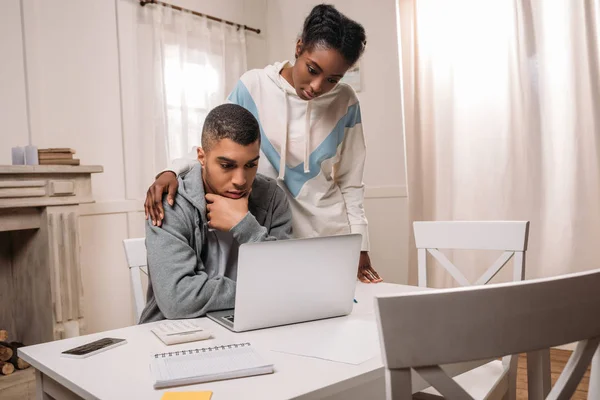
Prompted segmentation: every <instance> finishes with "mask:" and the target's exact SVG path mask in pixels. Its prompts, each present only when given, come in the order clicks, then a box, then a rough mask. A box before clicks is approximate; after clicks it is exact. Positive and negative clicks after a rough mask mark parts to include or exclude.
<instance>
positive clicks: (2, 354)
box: [0, 342, 13, 362]
mask: <svg viewBox="0 0 600 400" xmlns="http://www.w3.org/2000/svg"><path fill="white" fill-rule="evenodd" d="M12 356H13V350H12V348H11V347H10V345H9V344H8V343H5V342H0V361H2V362H5V361H8V360H10V358H11V357H12Z"/></svg>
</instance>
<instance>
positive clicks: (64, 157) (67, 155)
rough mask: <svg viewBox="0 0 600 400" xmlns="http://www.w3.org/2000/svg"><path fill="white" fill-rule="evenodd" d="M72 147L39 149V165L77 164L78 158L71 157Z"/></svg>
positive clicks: (73, 152) (73, 151)
mask: <svg viewBox="0 0 600 400" xmlns="http://www.w3.org/2000/svg"><path fill="white" fill-rule="evenodd" d="M73 154H75V150H73V149H66V148H62V149H39V150H38V158H39V160H40V165H79V159H78V158H73Z"/></svg>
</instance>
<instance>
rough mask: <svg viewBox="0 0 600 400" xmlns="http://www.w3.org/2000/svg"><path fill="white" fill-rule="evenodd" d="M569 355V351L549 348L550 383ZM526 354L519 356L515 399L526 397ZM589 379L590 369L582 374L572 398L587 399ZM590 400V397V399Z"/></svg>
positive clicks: (520, 399) (553, 381)
mask: <svg viewBox="0 0 600 400" xmlns="http://www.w3.org/2000/svg"><path fill="white" fill-rule="evenodd" d="M570 356H571V352H570V351H567V350H558V349H552V350H550V364H551V371H552V385H553V386H554V383H556V380H557V379H558V377H559V376H560V373H561V372H562V370H563V368H564V367H565V365H566V364H567V360H568V359H569V357H570ZM526 362H527V356H526V355H524V354H522V355H521V356H519V373H518V375H517V399H518V400H525V399H527V364H526ZM589 381H590V370H589V368H588V371H587V372H586V373H585V375H584V376H583V379H582V380H581V383H580V384H579V386H578V387H577V391H576V392H575V394H574V395H573V397H572V398H571V399H572V400H587V392H588V385H589ZM590 400H592V399H590Z"/></svg>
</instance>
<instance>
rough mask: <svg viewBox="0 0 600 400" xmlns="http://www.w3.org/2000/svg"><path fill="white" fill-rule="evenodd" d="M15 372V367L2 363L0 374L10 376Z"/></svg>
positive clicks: (0, 363)
mask: <svg viewBox="0 0 600 400" xmlns="http://www.w3.org/2000/svg"><path fill="white" fill-rule="evenodd" d="M13 372H15V366H14V365H12V364H11V363H9V362H4V361H0V374H2V375H10V374H12V373H13Z"/></svg>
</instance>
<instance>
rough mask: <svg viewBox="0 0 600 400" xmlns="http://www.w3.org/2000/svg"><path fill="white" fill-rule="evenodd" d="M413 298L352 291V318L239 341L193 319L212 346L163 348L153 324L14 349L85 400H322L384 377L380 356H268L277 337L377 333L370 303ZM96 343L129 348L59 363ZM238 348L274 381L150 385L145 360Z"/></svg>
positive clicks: (377, 290) (383, 287) (379, 290)
mask: <svg viewBox="0 0 600 400" xmlns="http://www.w3.org/2000/svg"><path fill="white" fill-rule="evenodd" d="M416 290H422V289H421V288H418V287H414V286H404V285H395V284H387V283H379V284H363V283H357V287H356V296H355V297H356V300H357V302H358V303H356V304H354V309H353V311H352V313H351V314H350V315H349V316H346V317H339V318H334V319H326V320H321V321H313V322H307V323H303V324H295V325H287V326H282V327H275V328H269V329H261V330H256V331H250V332H243V333H235V332H231V331H229V330H227V329H225V328H223V327H221V326H220V325H218V324H216V323H214V322H213V321H211V320H209V319H208V318H200V319H199V320H198V321H199V322H200V324H201V325H202V326H203V327H204V328H206V329H209V330H210V331H212V333H213V336H214V339H210V340H204V341H200V342H190V343H184V344H180V345H173V346H166V345H164V344H163V343H162V342H161V341H160V340H159V339H158V338H157V337H156V336H155V335H154V334H153V333H152V332H151V331H150V329H151V328H152V327H154V326H156V325H157V324H158V323H149V324H144V325H135V326H130V327H127V328H122V329H116V330H112V331H106V332H101V333H96V334H92V335H86V336H80V337H75V338H70V339H65V340H60V341H54V342H49V343H44V344H40V345H35V346H28V347H25V348H21V349H19V355H20V356H21V357H22V358H23V359H24V360H25V361H27V362H29V363H30V364H31V365H33V366H34V367H35V368H37V369H38V370H39V371H40V372H42V373H44V374H46V375H48V376H49V377H51V378H52V379H54V380H56V381H57V382H58V383H60V384H61V385H63V386H65V387H67V388H68V389H70V390H71V391H73V392H74V393H76V394H78V395H79V396H81V397H83V398H86V399H95V398H98V399H120V398H143V399H160V398H161V397H162V395H163V393H164V392H165V391H169V390H180V391H182V390H185V391H203V390H208V391H212V392H213V397H212V398H213V400H220V399H235V398H240V396H241V395H243V396H245V397H247V398H260V399H263V400H267V399H288V398H298V397H304V396H306V397H310V398H312V397H323V396H327V395H331V394H335V393H338V392H340V391H342V390H347V389H348V388H351V387H354V386H355V385H356V386H358V385H361V384H363V383H366V382H370V381H372V380H375V379H378V378H380V377H381V376H383V364H382V361H381V356H380V353H379V351H376V352H375V354H373V358H371V359H369V360H368V361H365V362H363V363H362V364H359V365H353V364H344V363H339V362H334V361H329V360H323V359H318V358H311V357H304V356H298V355H292V354H287V353H281V352H275V351H270V350H271V348H270V347H272V346H273V344H278V343H279V341H280V340H282V339H281V337H282V336H283V337H285V336H287V337H289V333H290V332H293V331H294V330H295V329H296V330H297V329H298V327H300V326H302V329H303V330H306V329H307V326H310V327H312V329H315V330H316V331H319V329H320V326H321V327H322V324H331V323H333V322H332V321H339V322H340V323H343V322H344V321H347V320H348V319H358V320H362V321H370V322H372V323H373V326H374V329H376V326H375V324H376V322H375V314H374V297H375V296H376V295H380V294H392V293H406V292H408V291H416ZM306 324H310V325H306ZM102 337H116V338H125V339H127V342H128V343H127V344H126V345H124V346H119V347H116V348H114V349H110V350H108V351H105V352H102V353H99V354H96V355H93V356H90V357H88V358H84V359H71V358H65V357H61V356H60V353H61V352H62V351H64V350H67V349H70V348H73V347H76V346H79V345H82V344H85V343H88V342H91V341H94V340H97V339H99V338H102ZM339 340H344V337H343V333H340V337H339ZM240 342H250V343H252V345H253V346H255V347H257V348H258V349H259V350H260V351H261V353H263V355H265V356H266V358H267V359H268V360H269V361H271V362H273V364H274V366H275V373H274V374H270V375H262V376H255V377H248V378H241V379H234V380H225V381H217V382H208V383H204V384H199V385H190V386H185V387H179V388H173V389H163V390H155V389H153V386H152V385H153V378H152V374H151V372H150V355H151V354H155V353H161V352H164V351H174V350H175V351H177V350H183V349H193V348H198V347H208V346H214V345H221V344H231V343H240ZM377 349H379V347H378V346H377ZM250 394H252V395H250Z"/></svg>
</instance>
